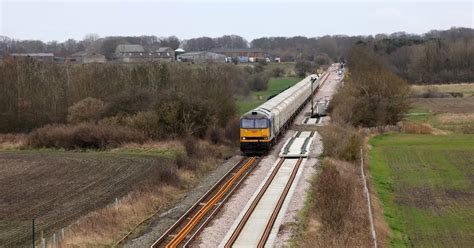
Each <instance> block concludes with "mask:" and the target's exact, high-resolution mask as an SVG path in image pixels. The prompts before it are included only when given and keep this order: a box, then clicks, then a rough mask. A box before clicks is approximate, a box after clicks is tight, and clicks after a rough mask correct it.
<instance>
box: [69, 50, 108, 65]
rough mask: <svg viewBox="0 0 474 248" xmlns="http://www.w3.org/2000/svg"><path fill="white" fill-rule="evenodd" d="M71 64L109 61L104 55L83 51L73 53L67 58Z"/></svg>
mask: <svg viewBox="0 0 474 248" xmlns="http://www.w3.org/2000/svg"><path fill="white" fill-rule="evenodd" d="M66 61H67V62H69V63H85V64H87V63H106V62H107V60H106V58H105V56H104V55H102V54H98V53H92V52H86V51H81V52H77V53H73V54H72V55H71V56H69V57H67V58H66Z"/></svg>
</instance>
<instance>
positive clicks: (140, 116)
mask: <svg viewBox="0 0 474 248" xmlns="http://www.w3.org/2000/svg"><path fill="white" fill-rule="evenodd" d="M126 125H127V126H130V127H132V128H135V129H137V130H140V131H142V132H144V133H145V134H146V135H147V136H148V137H150V138H161V137H164V136H165V134H164V133H163V130H162V128H160V117H159V116H158V113H157V112H155V111H147V112H138V113H137V114H135V115H133V116H130V117H128V118H126Z"/></svg>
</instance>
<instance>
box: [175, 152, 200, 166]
mask: <svg viewBox="0 0 474 248" xmlns="http://www.w3.org/2000/svg"><path fill="white" fill-rule="evenodd" d="M176 165H177V166H178V169H186V170H195V169H196V165H195V163H193V161H192V160H191V159H189V158H188V157H187V156H186V155H185V154H178V155H176Z"/></svg>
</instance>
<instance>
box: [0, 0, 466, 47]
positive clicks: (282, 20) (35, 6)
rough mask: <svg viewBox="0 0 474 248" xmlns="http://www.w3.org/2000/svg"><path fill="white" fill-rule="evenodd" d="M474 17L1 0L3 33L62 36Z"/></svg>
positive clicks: (436, 6) (440, 5)
mask: <svg viewBox="0 0 474 248" xmlns="http://www.w3.org/2000/svg"><path fill="white" fill-rule="evenodd" d="M473 16H474V0H468V1H460V2H451V1H449V2H448V1H445V2H439V1H437V2H435V1H420V2H416V3H413V2H408V1H383V0H379V1H363V2H362V1H350V0H349V1H344V2H341V1H318V0H313V1H308V0H306V1H299V2H296V1H290V0H286V1H281V0H280V1H270V0H261V1H257V0H253V1H252V0H241V1H225V0H221V1H209V0H206V1H202V0H201V1H193V0H180V1H160V0H142V1H112V0H102V1H91V0H89V1H80V0H73V1H66V0H63V1H45V0H43V1H41V0H30V1H24V0H20V1H11V0H0V35H6V36H9V37H11V38H17V39H40V40H43V41H50V40H57V41H64V40H66V39H68V38H74V39H82V38H83V37H84V35H86V34H88V33H96V34H98V35H99V36H101V37H104V36H111V35H131V36H136V35H156V36H158V37H161V36H170V35H176V36H178V37H179V38H180V39H188V38H193V37H200V36H210V37H217V36H221V35H224V34H237V35H240V36H243V37H244V38H246V39H247V40H249V41H250V40H252V39H254V38H258V37H264V36H295V35H303V36H308V37H316V36H322V35H326V34H347V35H368V34H377V33H393V32H397V31H406V32H408V33H417V34H422V33H425V32H427V31H429V30H432V29H449V28H450V27H454V26H456V27H470V28H473V26H474V17H473Z"/></svg>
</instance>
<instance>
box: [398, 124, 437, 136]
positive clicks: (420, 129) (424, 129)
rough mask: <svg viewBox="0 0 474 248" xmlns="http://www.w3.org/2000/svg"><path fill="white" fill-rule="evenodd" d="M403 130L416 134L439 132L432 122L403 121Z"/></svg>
mask: <svg viewBox="0 0 474 248" xmlns="http://www.w3.org/2000/svg"><path fill="white" fill-rule="evenodd" d="M401 126H402V128H401V131H402V132H404V133H415V134H435V133H439V130H435V129H434V128H433V127H432V126H431V125H430V124H427V123H412V122H403V123H402V125H401Z"/></svg>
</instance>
